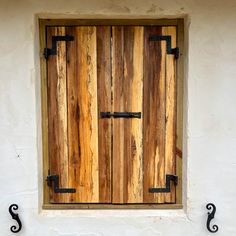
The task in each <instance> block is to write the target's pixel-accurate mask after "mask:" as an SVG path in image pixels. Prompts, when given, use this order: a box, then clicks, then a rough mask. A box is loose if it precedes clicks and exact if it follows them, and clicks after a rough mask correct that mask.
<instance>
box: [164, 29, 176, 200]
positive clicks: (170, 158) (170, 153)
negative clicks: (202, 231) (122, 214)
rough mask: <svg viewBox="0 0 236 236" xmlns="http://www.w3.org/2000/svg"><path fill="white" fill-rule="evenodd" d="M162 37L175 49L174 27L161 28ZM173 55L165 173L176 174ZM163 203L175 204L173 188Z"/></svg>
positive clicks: (169, 74) (168, 70)
mask: <svg viewBox="0 0 236 236" xmlns="http://www.w3.org/2000/svg"><path fill="white" fill-rule="evenodd" d="M162 35H170V36H171V48H175V47H176V27H162ZM175 63H176V62H175V59H174V55H167V56H166V67H165V71H166V72H165V74H166V82H165V84H166V85H165V86H166V88H165V89H166V99H165V100H166V114H165V120H166V132H165V173H166V174H172V175H175V173H176V105H177V104H176V98H177V96H176V84H177V82H176V65H175ZM165 202H166V203H173V202H175V186H174V184H173V182H171V192H170V193H166V194H165Z"/></svg>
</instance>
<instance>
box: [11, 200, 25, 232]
mask: <svg viewBox="0 0 236 236" xmlns="http://www.w3.org/2000/svg"><path fill="white" fill-rule="evenodd" d="M13 210H14V211H16V210H18V205H17V204H12V205H10V207H9V212H10V214H11V217H12V219H13V220H16V222H17V223H18V228H17V226H15V225H13V226H11V232H12V233H18V232H20V231H21V228H22V224H21V221H20V218H19V215H18V214H17V213H14V212H13Z"/></svg>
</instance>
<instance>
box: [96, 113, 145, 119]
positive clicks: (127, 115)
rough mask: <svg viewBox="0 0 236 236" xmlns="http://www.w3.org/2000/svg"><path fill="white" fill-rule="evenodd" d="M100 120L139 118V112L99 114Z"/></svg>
mask: <svg viewBox="0 0 236 236" xmlns="http://www.w3.org/2000/svg"><path fill="white" fill-rule="evenodd" d="M100 115H101V118H111V117H113V118H139V119H140V118H141V112H114V113H112V112H101V113H100Z"/></svg>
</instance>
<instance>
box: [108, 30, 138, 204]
mask: <svg viewBox="0 0 236 236" xmlns="http://www.w3.org/2000/svg"><path fill="white" fill-rule="evenodd" d="M112 32H113V35H112V42H113V44H112V55H113V56H112V70H113V95H114V96H113V97H114V98H113V102H114V104H113V111H114V112H117V111H123V112H125V111H126V112H141V113H142V78H143V56H142V51H143V27H131V26H126V27H113V31H112ZM142 181H143V166H142V120H141V119H124V118H119V119H113V200H112V202H113V203H142V201H143V182H142Z"/></svg>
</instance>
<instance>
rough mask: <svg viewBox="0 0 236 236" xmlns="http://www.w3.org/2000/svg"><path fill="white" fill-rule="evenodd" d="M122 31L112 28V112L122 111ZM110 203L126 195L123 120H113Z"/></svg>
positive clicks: (123, 198)
mask: <svg viewBox="0 0 236 236" xmlns="http://www.w3.org/2000/svg"><path fill="white" fill-rule="evenodd" d="M123 42H124V30H123V27H122V26H119V27H114V26H113V27H112V83H113V104H112V105H113V110H112V111H113V112H115V111H124V90H123V89H124V84H123V83H124V73H123V71H124V63H123V58H124V43H123ZM112 132H113V150H112V153H113V161H112V174H113V177H112V203H124V202H125V201H126V199H125V196H127V194H126V193H125V192H124V191H126V188H125V185H126V184H125V182H124V181H125V180H126V179H127V178H125V176H124V174H125V171H124V168H125V163H124V142H125V141H124V119H123V118H121V119H115V120H114V119H113V126H112Z"/></svg>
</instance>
